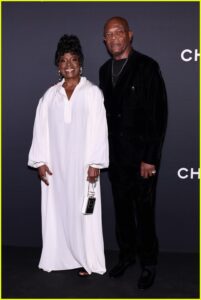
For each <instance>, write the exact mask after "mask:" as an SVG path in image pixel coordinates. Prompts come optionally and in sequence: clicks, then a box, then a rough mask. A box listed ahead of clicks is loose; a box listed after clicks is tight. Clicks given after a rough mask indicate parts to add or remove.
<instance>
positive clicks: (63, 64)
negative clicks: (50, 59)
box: [58, 53, 80, 79]
mask: <svg viewBox="0 0 201 300" xmlns="http://www.w3.org/2000/svg"><path fill="white" fill-rule="evenodd" d="M58 68H59V71H60V73H61V75H62V76H63V77H64V78H65V79H77V78H79V77H80V62H79V57H78V56H77V55H76V54H73V53H65V54H64V55H63V56H61V57H60V59H59V63H58Z"/></svg>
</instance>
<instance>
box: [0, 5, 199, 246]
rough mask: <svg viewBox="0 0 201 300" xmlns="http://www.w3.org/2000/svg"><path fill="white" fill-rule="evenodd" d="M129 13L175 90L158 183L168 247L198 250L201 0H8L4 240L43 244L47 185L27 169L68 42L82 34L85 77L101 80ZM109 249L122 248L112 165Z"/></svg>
mask: <svg viewBox="0 0 201 300" xmlns="http://www.w3.org/2000/svg"><path fill="white" fill-rule="evenodd" d="M112 16H122V17H124V18H126V19H127V20H128V22H129V24H130V28H131V30H133V32H134V38H133V47H134V48H135V49H136V50H138V51H140V52H142V53H144V54H146V55H148V56H151V57H152V58H154V59H155V60H156V61H158V63H159V64H160V67H161V71H162V74H163V77H164V80H165V83H166V88H167V94H168V110H169V117H168V128H167V134H166V138H165V143H164V148H163V156H162V162H161V169H160V176H159V181H158V189H157V203H156V223H157V232H158V238H159V242H160V249H161V251H180V252H197V251H198V244H199V230H198V229H199V188H198V187H199V185H198V182H199V132H198V128H199V58H200V53H199V3H198V2H183V3H182V2H177V3H176V2H175V3H174V2H173V3H171V2H167V3H166V2H164V3H162V2H160V3H157V2H147V3H146V2H142V3H140V2H128V3H123V2H122V3H118V2H113V3H109V2H108V3H107V2H103V3H101V2H96V3H93V2H91V3H76V2H75V3H73V2H71V3H68V2H60V3H56V2H52V3H51V2H49V3H45V2H35V3H34V2H33V3H28V2H24V3H23V2H21V3H17V2H15V3H9V2H8V3H5V2H4V3H2V53H3V56H2V66H3V79H2V96H3V114H2V117H3V131H2V141H3V154H2V161H3V184H2V188H3V200H2V216H3V243H4V244H5V245H15V246H41V213H40V182H39V180H38V178H37V173H36V172H35V171H33V170H30V169H29V168H28V167H27V157H28V152H29V148H30V144H31V140H32V130H33V122H34V118H35V111H36V106H37V104H38V100H39V98H40V97H41V96H42V95H43V93H44V91H45V90H47V88H48V87H49V86H51V85H53V84H55V83H56V82H57V81H58V74H57V69H56V67H55V66H54V54H55V50H56V46H57V42H58V40H59V38H60V37H61V36H62V35H63V34H65V33H67V34H75V35H77V36H78V37H79V38H80V41H81V44H82V47H83V52H84V55H85V64H84V76H86V77H87V78H88V79H89V80H91V81H92V82H94V83H96V84H98V70H99V67H100V66H101V65H102V64H103V63H104V62H105V61H106V60H107V59H108V58H109V57H108V53H107V51H106V49H105V46H104V43H103V26H104V23H105V21H106V20H107V19H108V18H110V17H112ZM101 184H102V209H103V229H104V240H105V248H107V249H117V244H116V239H115V234H114V211H113V201H112V194H111V187H110V182H109V180H108V174H107V171H105V172H103V173H102V175H101Z"/></svg>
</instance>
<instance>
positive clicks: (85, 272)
mask: <svg viewBox="0 0 201 300" xmlns="http://www.w3.org/2000/svg"><path fill="white" fill-rule="evenodd" d="M77 274H78V276H80V277H88V276H90V275H91V274H89V273H88V272H87V271H86V270H85V269H84V268H80V269H79V271H78V273H77Z"/></svg>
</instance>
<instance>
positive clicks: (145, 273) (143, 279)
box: [138, 267, 156, 290]
mask: <svg viewBox="0 0 201 300" xmlns="http://www.w3.org/2000/svg"><path fill="white" fill-rule="evenodd" d="M155 276H156V270H155V268H154V267H152V268H149V267H145V268H144V269H143V270H142V273H141V275H140V278H139V280H138V288H139V289H140V290H145V289H148V288H149V287H151V286H152V285H153V283H154V279H155Z"/></svg>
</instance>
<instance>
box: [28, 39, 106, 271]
mask: <svg viewBox="0 0 201 300" xmlns="http://www.w3.org/2000/svg"><path fill="white" fill-rule="evenodd" d="M55 64H56V66H57V67H58V72H59V74H60V77H62V81H61V82H59V83H57V84H56V85H54V86H52V87H50V88H49V89H48V90H47V92H46V93H45V94H44V96H43V97H42V98H41V99H40V101H39V104H38V108H37V112H36V118H35V124H34V132H33V141H32V146H31V149H30V152H29V161H28V165H29V166H31V167H35V168H37V169H38V174H39V177H40V179H41V185H42V237H43V249H42V254H41V259H40V263H39V268H41V269H43V270H45V271H48V272H50V271H53V270H68V269H75V268H81V269H79V272H78V274H79V275H80V276H87V275H90V274H91V273H92V272H95V273H99V274H103V273H104V272H105V271H106V270H105V257H104V248H103V236H102V223H101V199H100V182H99V180H98V177H99V173H100V171H99V170H100V169H101V168H106V167H107V166H108V139H107V124H106V116H105V109H104V105H103V96H102V93H101V92H100V90H99V88H98V87H97V86H95V85H93V84H92V83H91V82H90V81H88V80H87V79H86V78H85V77H81V73H82V66H83V54H82V49H81V45H80V42H79V39H78V38H77V37H76V36H68V35H64V36H62V37H61V39H60V41H59V43H58V46H57V51H56V54H55ZM94 182H96V188H95V192H96V195H95V196H96V202H95V208H94V212H93V214H91V215H84V214H82V204H83V201H84V197H86V195H87V191H88V188H89V183H90V184H93V183H94Z"/></svg>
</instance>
